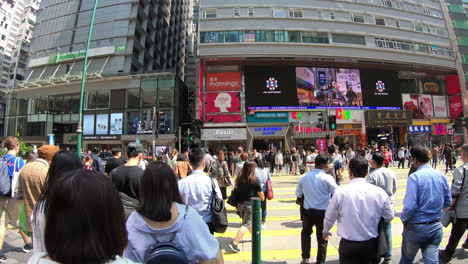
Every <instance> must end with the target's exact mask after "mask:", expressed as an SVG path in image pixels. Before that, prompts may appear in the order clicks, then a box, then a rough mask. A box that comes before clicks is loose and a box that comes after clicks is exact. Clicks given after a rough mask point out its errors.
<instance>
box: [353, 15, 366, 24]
mask: <svg viewBox="0 0 468 264" xmlns="http://www.w3.org/2000/svg"><path fill="white" fill-rule="evenodd" d="M353 21H354V22H356V23H365V21H364V16H363V15H353Z"/></svg>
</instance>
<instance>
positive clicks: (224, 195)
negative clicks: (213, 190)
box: [219, 187, 227, 200]
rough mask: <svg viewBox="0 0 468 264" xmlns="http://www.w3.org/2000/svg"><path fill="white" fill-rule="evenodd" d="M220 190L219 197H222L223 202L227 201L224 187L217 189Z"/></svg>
mask: <svg viewBox="0 0 468 264" xmlns="http://www.w3.org/2000/svg"><path fill="white" fill-rule="evenodd" d="M219 189H220V190H221V196H223V200H226V199H227V193H226V187H219Z"/></svg>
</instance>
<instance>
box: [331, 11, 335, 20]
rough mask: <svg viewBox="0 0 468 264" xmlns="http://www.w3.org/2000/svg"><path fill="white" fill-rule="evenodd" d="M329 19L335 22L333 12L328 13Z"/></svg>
mask: <svg viewBox="0 0 468 264" xmlns="http://www.w3.org/2000/svg"><path fill="white" fill-rule="evenodd" d="M330 19H331V20H335V12H330Z"/></svg>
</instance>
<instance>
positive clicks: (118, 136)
mask: <svg viewBox="0 0 468 264" xmlns="http://www.w3.org/2000/svg"><path fill="white" fill-rule="evenodd" d="M83 140H120V135H110V136H83Z"/></svg>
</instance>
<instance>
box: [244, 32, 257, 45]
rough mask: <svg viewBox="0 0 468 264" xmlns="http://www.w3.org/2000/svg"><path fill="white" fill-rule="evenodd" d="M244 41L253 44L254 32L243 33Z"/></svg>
mask: <svg viewBox="0 0 468 264" xmlns="http://www.w3.org/2000/svg"><path fill="white" fill-rule="evenodd" d="M244 41H245V42H255V31H253V30H246V31H244Z"/></svg>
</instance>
